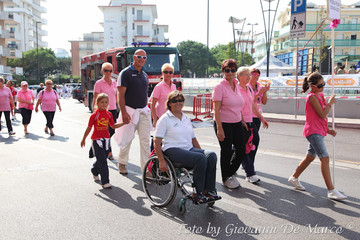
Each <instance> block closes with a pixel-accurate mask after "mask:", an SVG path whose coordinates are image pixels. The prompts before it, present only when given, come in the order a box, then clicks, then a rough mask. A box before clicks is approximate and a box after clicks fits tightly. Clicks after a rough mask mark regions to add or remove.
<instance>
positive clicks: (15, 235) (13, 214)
mask: <svg viewBox="0 0 360 240" xmlns="http://www.w3.org/2000/svg"><path fill="white" fill-rule="evenodd" d="M61 103H62V107H63V112H61V113H59V112H57V113H56V115H55V121H54V125H55V128H54V132H55V134H56V136H54V137H50V136H49V135H46V134H45V133H44V127H45V117H44V116H43V114H42V113H41V112H39V113H37V114H36V113H33V119H32V122H31V124H30V125H29V131H30V134H29V135H28V136H25V135H24V134H23V129H22V126H21V122H20V121H17V122H16V123H15V124H14V129H15V131H16V132H17V133H16V136H15V137H8V135H7V131H6V129H3V130H2V131H1V132H0V150H1V151H0V176H1V179H2V181H0V189H1V198H0V216H1V217H0V236H1V237H0V238H1V239H97V238H101V239H125V238H126V239H205V238H216V239H301V240H303V239H306V238H307V239H351V240H352V239H360V237H359V236H360V235H359V234H360V220H359V219H360V218H359V217H360V201H359V198H360V190H359V185H360V181H359V171H360V165H359V155H360V150H359V147H358V146H359V141H360V139H359V137H358V136H359V133H360V131H359V130H349V129H338V136H337V137H336V144H335V146H336V147H335V149H336V151H335V156H336V164H335V165H336V166H335V185H336V188H338V189H339V190H340V191H342V192H344V193H345V194H346V195H348V196H349V199H348V200H346V201H345V202H335V201H330V200H328V199H327V197H326V189H325V184H324V181H323V179H322V176H321V172H320V165H319V161H318V160H316V161H315V162H314V163H313V164H312V165H310V167H309V168H308V169H307V170H306V171H305V172H304V173H303V175H302V176H301V180H302V183H303V185H304V186H305V187H306V190H307V191H306V192H299V191H295V190H293V188H292V187H291V186H290V185H289V184H288V182H287V178H288V177H289V176H290V175H291V174H292V172H293V171H294V169H295V168H296V166H297V165H298V163H299V161H300V160H301V159H302V157H303V156H304V153H305V152H306V149H307V142H306V139H305V138H303V137H302V136H301V133H302V126H300V125H292V124H281V123H270V124H271V125H270V128H269V129H268V130H261V145H260V149H259V154H258V156H257V159H256V163H255V167H256V170H257V174H258V175H259V177H260V178H261V182H260V183H259V184H256V185H255V184H251V183H248V182H245V180H244V179H245V177H244V172H243V171H242V170H239V171H238V179H239V181H240V183H241V185H242V187H241V188H239V189H235V190H228V189H226V188H224V187H223V186H222V185H221V178H220V167H219V166H218V170H217V189H218V192H219V194H220V195H221V196H222V197H223V199H222V200H220V201H218V202H216V204H215V206H214V207H213V208H208V207H206V206H195V205H192V203H190V202H189V201H188V203H187V212H186V213H185V214H184V215H179V214H178V212H177V204H178V202H179V198H180V195H178V196H177V198H176V199H175V201H174V203H173V204H171V205H170V206H168V207H166V208H156V207H152V206H151V204H150V202H149V201H148V200H147V198H146V197H145V194H144V193H143V190H142V184H141V175H140V167H139V144H138V139H137V137H136V139H135V140H134V142H133V144H132V148H131V152H130V156H131V159H130V163H129V166H128V169H129V170H130V171H129V175H128V176H122V175H120V174H119V173H118V171H117V165H116V161H114V162H109V167H110V181H111V183H112V184H113V185H114V187H113V188H112V189H111V190H103V189H102V188H101V186H100V185H99V184H96V183H94V182H93V180H92V175H91V173H90V167H91V164H92V160H90V159H88V149H89V145H90V142H91V141H90V139H88V141H87V146H86V147H85V148H83V149H82V148H80V141H81V138H82V135H83V132H84V131H85V128H86V125H87V121H88V118H89V116H90V113H89V112H88V110H87V109H86V108H85V107H83V106H82V104H80V103H78V102H76V101H75V100H72V99H67V100H61ZM18 119H21V117H20V115H18ZM2 120H3V121H2V126H3V127H4V124H5V123H4V119H2ZM198 125H200V126H199V127H198V128H195V133H196V135H197V138H198V140H199V142H200V144H201V146H202V147H203V148H207V149H211V150H213V151H215V152H216V153H217V154H218V156H219V151H220V148H219V145H218V143H217V140H216V137H215V134H214V131H213V129H212V128H211V127H210V124H209V123H204V124H198ZM206 126H207V127H206ZM327 141H328V142H327V144H328V151H329V152H331V153H332V149H331V148H332V146H333V142H332V138H330V137H328V138H327ZM112 147H113V149H114V152H115V153H118V151H119V148H118V147H117V146H116V145H115V143H113V144H112Z"/></svg>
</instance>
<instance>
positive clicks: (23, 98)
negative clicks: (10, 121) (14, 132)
mask: <svg viewBox="0 0 360 240" xmlns="http://www.w3.org/2000/svg"><path fill="white" fill-rule="evenodd" d="M17 99H18V102H19V109H20V113H21V116H22V124H23V125H24V132H25V134H29V132H28V129H27V127H28V125H29V123H30V121H31V114H32V110H33V109H34V94H33V92H32V91H31V90H29V89H28V83H27V82H26V81H22V82H21V90H20V91H18V93H17Z"/></svg>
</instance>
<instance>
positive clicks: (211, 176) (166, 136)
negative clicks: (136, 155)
mask: <svg viewBox="0 0 360 240" xmlns="http://www.w3.org/2000/svg"><path fill="white" fill-rule="evenodd" d="M184 101H185V97H184V95H183V94H182V93H181V92H179V91H173V92H171V93H170V94H169V95H168V97H167V101H166V107H167V109H168V111H167V112H166V113H165V114H163V115H162V116H161V117H160V119H159V121H158V123H157V125H156V131H155V140H154V145H155V152H156V155H157V156H158V158H159V167H160V170H161V171H163V172H166V171H168V168H167V164H166V162H165V160H164V156H163V152H164V154H165V155H166V156H168V157H169V159H170V160H171V162H173V163H177V164H180V165H181V166H184V167H188V168H191V169H193V180H194V183H195V189H196V193H197V194H196V196H194V201H195V203H198V204H203V203H207V202H210V201H211V202H212V201H216V200H219V199H221V197H220V196H218V195H217V192H216V188H215V183H216V162H217V157H216V154H215V153H214V152H211V151H207V150H203V149H201V147H200V145H199V142H198V141H197V139H196V137H195V133H194V130H193V127H192V124H191V121H190V119H189V118H188V117H187V116H186V115H185V114H184V113H183V112H182V109H183V107H184ZM161 143H162V145H161Z"/></svg>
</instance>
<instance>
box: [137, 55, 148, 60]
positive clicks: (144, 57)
mask: <svg viewBox="0 0 360 240" xmlns="http://www.w3.org/2000/svg"><path fill="white" fill-rule="evenodd" d="M134 57H137V58H138V59H141V58H142V59H144V60H145V59H146V58H147V56H140V55H134Z"/></svg>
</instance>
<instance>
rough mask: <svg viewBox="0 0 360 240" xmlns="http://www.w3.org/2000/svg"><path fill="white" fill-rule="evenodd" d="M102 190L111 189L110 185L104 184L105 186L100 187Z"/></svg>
mask: <svg viewBox="0 0 360 240" xmlns="http://www.w3.org/2000/svg"><path fill="white" fill-rule="evenodd" d="M102 188H104V189H109V188H112V185H111V184H110V183H106V184H104V185H102Z"/></svg>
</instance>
